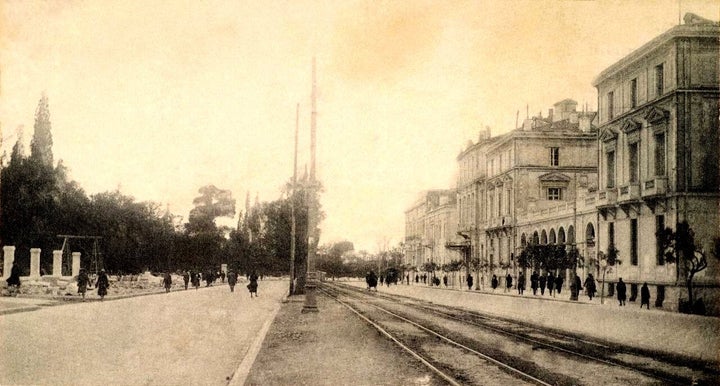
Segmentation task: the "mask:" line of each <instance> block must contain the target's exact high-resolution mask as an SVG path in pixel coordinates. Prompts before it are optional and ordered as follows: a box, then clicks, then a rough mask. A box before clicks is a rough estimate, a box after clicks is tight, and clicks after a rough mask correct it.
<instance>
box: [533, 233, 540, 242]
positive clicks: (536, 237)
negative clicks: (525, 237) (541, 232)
mask: <svg viewBox="0 0 720 386" xmlns="http://www.w3.org/2000/svg"><path fill="white" fill-rule="evenodd" d="M532 243H533V244H535V245H538V244H540V236H538V233H537V231H535V232H534V233H533V238H532Z"/></svg>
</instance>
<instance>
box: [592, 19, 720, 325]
mask: <svg viewBox="0 0 720 386" xmlns="http://www.w3.org/2000/svg"><path fill="white" fill-rule="evenodd" d="M719 38H720V26H718V23H714V22H710V21H707V20H703V19H700V18H698V17H696V16H693V15H691V14H688V15H686V16H685V24H683V25H678V26H675V27H673V28H671V29H670V30H668V31H667V32H665V33H663V34H661V35H660V36H658V37H656V38H655V39H653V40H651V41H650V42H648V43H647V44H645V45H643V46H642V47H640V48H638V49H637V50H635V51H634V52H632V53H630V54H629V55H628V56H626V57H624V58H622V59H621V60H620V61H618V62H617V63H615V64H613V65H612V66H610V67H609V68H607V69H606V70H604V71H603V72H602V73H600V75H599V76H598V77H597V78H596V79H595V80H594V81H593V85H594V86H595V87H596V88H597V90H598V106H599V119H600V121H599V124H600V126H599V146H598V158H599V159H600V160H601V161H600V165H599V166H600V169H599V177H600V178H599V191H598V197H597V208H598V212H599V224H598V225H599V226H598V232H597V235H598V240H597V243H598V245H599V248H600V249H601V250H606V249H607V248H608V246H609V245H610V244H612V245H614V246H615V247H616V248H617V249H618V250H619V256H620V259H621V260H622V264H621V265H620V266H618V267H617V269H616V270H615V274H616V275H615V276H614V277H613V280H617V278H619V277H622V278H623V281H625V282H627V283H629V287H630V288H629V293H631V295H632V293H635V292H637V286H638V285H642V283H644V282H647V283H648V285H649V286H650V287H651V297H652V299H654V300H655V302H656V305H657V306H663V307H665V308H670V309H672V308H677V306H678V299H679V298H681V297H687V294H686V293H684V292H686V291H685V290H684V288H683V287H684V278H685V273H684V272H681V268H680V267H679V266H678V265H676V264H667V263H666V262H665V261H664V259H663V257H662V256H663V253H662V250H661V247H660V242H659V240H658V238H657V236H656V234H657V232H658V231H659V230H661V229H663V228H665V227H670V228H673V229H676V228H677V224H678V223H680V222H682V221H687V222H688V223H689V225H690V227H691V228H692V229H693V230H694V232H695V241H696V244H697V245H698V246H700V247H702V248H703V249H704V250H705V251H706V252H707V253H708V254H709V255H708V264H709V265H708V268H707V269H706V270H704V271H702V272H701V273H700V274H699V275H697V276H696V279H695V282H696V283H697V285H698V287H699V290H698V291H699V292H701V293H702V292H707V293H708V294H707V295H709V296H710V298H708V297H707V296H705V301H706V302H705V304H706V306H707V307H712V308H713V310H710V311H711V312H713V313H715V314H717V313H718V312H720V310H719V309H717V308H718V306H717V304H718V302H717V301H710V302H708V299H717V297H716V295H715V294H716V293H717V287H718V284H720V282H719V279H720V275H719V273H720V271H719V270H718V259H716V258H714V257H713V256H710V254H711V253H712V252H711V251H713V242H714V240H715V239H716V238H718V237H720V219H719V217H720V212H719V210H720V200H719V197H720V196H719V187H720V158H719V157H718V151H719V150H720V139H719V134H718V108H719V107H718V106H719V105H718V102H719V99H718V95H719V93H720V90H719V88H720V80H719V76H718V65H719V60H718V58H719V56H720V55H719V53H720V46H719V45H718V39H719ZM663 300H664V303H665V304H663Z"/></svg>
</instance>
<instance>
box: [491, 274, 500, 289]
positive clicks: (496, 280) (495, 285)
mask: <svg viewBox="0 0 720 386" xmlns="http://www.w3.org/2000/svg"><path fill="white" fill-rule="evenodd" d="M490 286H491V287H492V289H493V292H495V288H497V286H498V278H497V276H496V275H493V277H492V279H491V280H490Z"/></svg>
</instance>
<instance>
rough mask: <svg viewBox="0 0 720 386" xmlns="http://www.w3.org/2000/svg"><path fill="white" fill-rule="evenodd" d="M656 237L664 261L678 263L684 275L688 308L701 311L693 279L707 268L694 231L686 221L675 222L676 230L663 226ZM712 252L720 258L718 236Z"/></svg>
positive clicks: (704, 256)
mask: <svg viewBox="0 0 720 386" xmlns="http://www.w3.org/2000/svg"><path fill="white" fill-rule="evenodd" d="M657 237H659V239H660V245H661V248H662V250H663V257H664V259H665V261H666V262H668V263H671V264H678V266H679V268H681V269H682V272H678V275H680V274H683V275H684V276H685V286H686V288H687V291H688V308H687V310H688V311H690V312H702V309H701V308H700V307H702V306H701V305H699V304H698V305H696V304H695V302H694V296H693V295H694V294H693V279H694V278H695V275H696V274H697V273H699V272H702V271H703V270H705V268H707V253H706V252H705V250H704V249H702V248H698V247H697V246H696V245H695V232H694V231H693V230H692V228H690V225H689V224H688V222H687V221H683V222H680V223H678V224H677V230H673V229H672V228H669V227H668V228H665V229H664V230H662V231H660V232H658V234H657ZM713 243H714V251H713V252H714V254H715V257H716V258H720V255H719V254H718V253H719V250H720V241H719V239H718V238H716V239H714V240H713Z"/></svg>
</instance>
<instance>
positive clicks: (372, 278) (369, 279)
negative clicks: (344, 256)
mask: <svg viewBox="0 0 720 386" xmlns="http://www.w3.org/2000/svg"><path fill="white" fill-rule="evenodd" d="M365 283H367V289H368V291H370V290H371V289H372V288H375V292H377V283H378V278H377V276H376V275H375V271H370V272H368V273H367V275H365Z"/></svg>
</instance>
